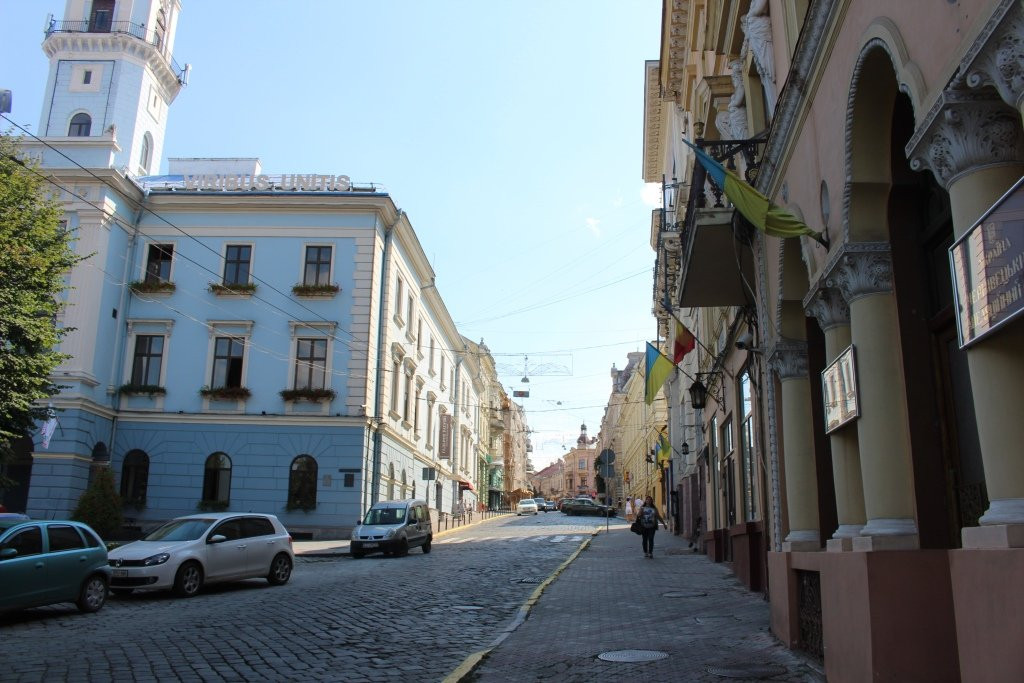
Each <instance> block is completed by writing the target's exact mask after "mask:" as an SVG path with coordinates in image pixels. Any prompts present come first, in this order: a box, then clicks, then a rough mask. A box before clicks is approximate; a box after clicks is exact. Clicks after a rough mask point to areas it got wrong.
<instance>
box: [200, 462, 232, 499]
mask: <svg viewBox="0 0 1024 683" xmlns="http://www.w3.org/2000/svg"><path fill="white" fill-rule="evenodd" d="M230 500H231V458H229V457H228V454H227V453H213V454H212V455H210V457H208V458H207V459H206V469H205V471H204V472H203V500H202V502H203V503H219V504H221V505H224V506H225V507H226V506H227V504H228V502H230Z"/></svg>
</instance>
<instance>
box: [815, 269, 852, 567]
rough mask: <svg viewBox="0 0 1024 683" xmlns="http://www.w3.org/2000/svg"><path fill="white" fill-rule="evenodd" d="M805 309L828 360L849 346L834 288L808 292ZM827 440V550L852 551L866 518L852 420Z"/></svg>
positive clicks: (845, 314) (845, 317) (846, 314)
mask: <svg viewBox="0 0 1024 683" xmlns="http://www.w3.org/2000/svg"><path fill="white" fill-rule="evenodd" d="M806 310H807V314H808V315H810V316H812V317H814V318H816V319H817V320H818V324H819V325H820V326H821V329H822V331H823V332H824V333H825V359H826V363H831V362H832V361H834V360H835V359H836V358H837V357H838V356H839V354H840V353H842V352H843V351H844V350H846V349H847V348H848V347H849V346H850V340H851V337H850V307H849V306H848V305H847V304H846V301H844V300H843V297H842V295H840V293H839V292H838V291H837V290H835V289H829V288H822V289H819V290H817V291H816V292H814V293H813V294H811V297H810V301H809V303H807V305H806ZM829 441H830V445H831V450H832V478H833V480H834V482H835V494H836V513H837V517H838V520H839V527H838V528H837V529H836V530H835V533H833V534H832V538H831V539H830V540H829V541H828V549H829V550H830V551H839V550H852V549H853V538H854V537H856V536H859V535H860V532H861V529H863V527H864V523H865V521H866V520H867V517H865V514H864V482H863V479H862V477H861V466H860V446H859V443H858V441H857V425H856V423H847V424H845V425H843V426H842V427H840V428H838V429H837V430H835V431H834V432H832V433H831V434H830V435H829Z"/></svg>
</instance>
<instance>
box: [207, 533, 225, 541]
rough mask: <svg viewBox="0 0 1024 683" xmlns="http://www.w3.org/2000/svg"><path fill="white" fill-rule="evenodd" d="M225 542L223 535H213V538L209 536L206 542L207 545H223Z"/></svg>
mask: <svg viewBox="0 0 1024 683" xmlns="http://www.w3.org/2000/svg"><path fill="white" fill-rule="evenodd" d="M226 540H228V537H227V536H225V535H224V534H214V535H213V536H210V538H209V539H207V541H206V542H207V543H223V542H224V541H226Z"/></svg>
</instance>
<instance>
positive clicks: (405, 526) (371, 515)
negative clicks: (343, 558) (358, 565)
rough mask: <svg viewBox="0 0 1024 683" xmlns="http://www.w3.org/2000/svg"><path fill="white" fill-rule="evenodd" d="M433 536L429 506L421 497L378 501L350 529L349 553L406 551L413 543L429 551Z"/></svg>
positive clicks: (393, 552)
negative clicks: (419, 498) (350, 542)
mask: <svg viewBox="0 0 1024 683" xmlns="http://www.w3.org/2000/svg"><path fill="white" fill-rule="evenodd" d="M433 538H434V532H433V527H432V526H431V524H430V510H429V509H428V508H427V504H426V503H425V502H424V501H422V500H389V501H382V502H379V503H374V505H373V507H371V508H370V509H369V510H367V512H366V515H365V516H364V517H363V518H362V519H361V520H359V522H358V523H357V524H356V528H355V529H353V530H352V544H351V545H350V546H349V553H350V554H351V555H352V557H353V559H357V560H358V559H359V558H360V557H362V556H364V555H366V554H368V553H376V552H382V553H384V554H385V555H406V554H408V552H409V548H415V547H416V546H419V547H420V548H421V549H422V550H423V552H425V553H429V552H430V543H431V541H432V540H433Z"/></svg>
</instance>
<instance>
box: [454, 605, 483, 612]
mask: <svg viewBox="0 0 1024 683" xmlns="http://www.w3.org/2000/svg"><path fill="white" fill-rule="evenodd" d="M452 609H457V610H462V611H464V612H471V611H473V610H477V609H483V607H481V606H480V605H454V606H452Z"/></svg>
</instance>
